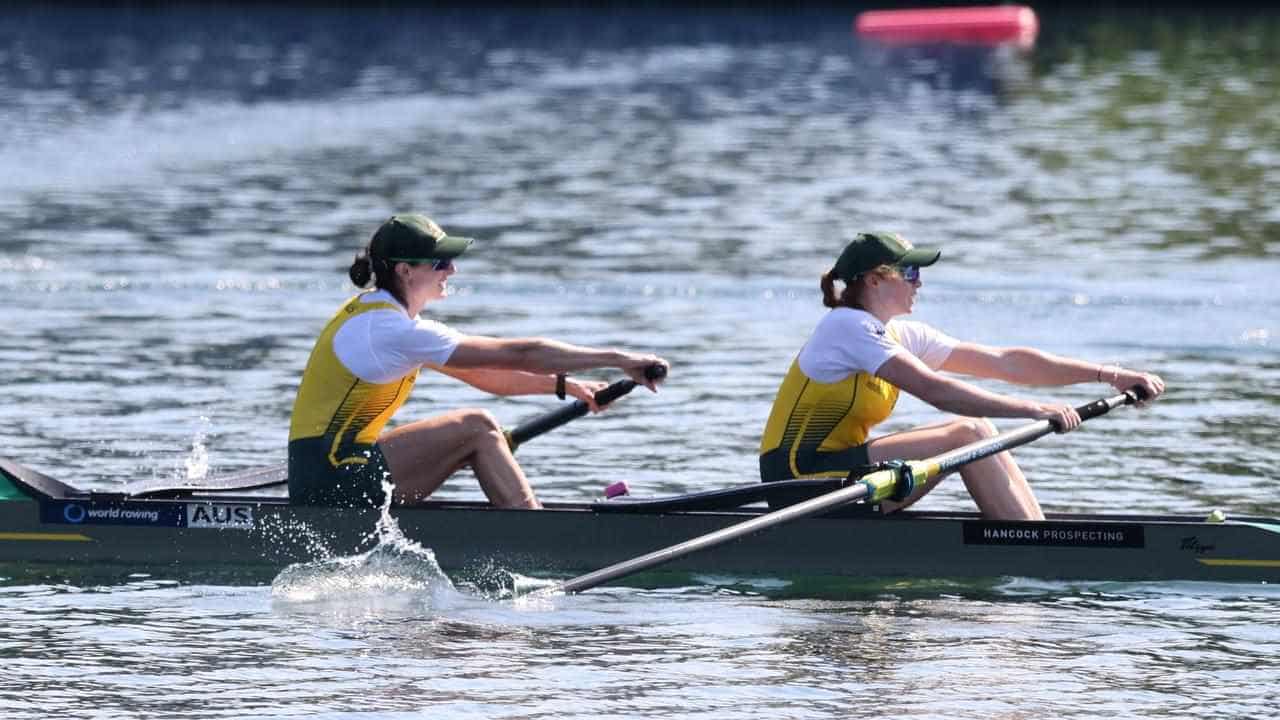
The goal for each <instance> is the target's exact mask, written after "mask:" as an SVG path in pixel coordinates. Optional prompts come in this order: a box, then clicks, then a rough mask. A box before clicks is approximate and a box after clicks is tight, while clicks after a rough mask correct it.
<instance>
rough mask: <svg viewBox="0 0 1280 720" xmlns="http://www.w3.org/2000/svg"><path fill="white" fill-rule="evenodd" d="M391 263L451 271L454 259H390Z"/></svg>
mask: <svg viewBox="0 0 1280 720" xmlns="http://www.w3.org/2000/svg"><path fill="white" fill-rule="evenodd" d="M388 259H389V260H390V261H391V262H402V263H409V264H410V265H415V266H417V265H430V266H431V269H432V270H435V271H437V272H438V271H440V270H451V269H453V258H446V259H444V260H441V259H439V258H388Z"/></svg>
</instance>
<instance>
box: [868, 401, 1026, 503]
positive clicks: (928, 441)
mask: <svg viewBox="0 0 1280 720" xmlns="http://www.w3.org/2000/svg"><path fill="white" fill-rule="evenodd" d="M996 432H997V431H996V428H995V426H993V425H992V424H991V423H990V422H989V421H987V420H983V419H978V418H957V419H956V420H952V421H949V422H945V423H941V424H938V425H930V426H927V427H922V428H916V429H915V430H908V431H906V432H901V433H894V434H892V435H885V436H884V437H880V438H876V439H875V440H872V441H871V442H869V443H868V444H867V454H868V456H869V458H870V460H871V462H873V463H878V462H883V461H885V460H894V459H907V460H920V459H923V458H928V457H932V456H934V455H938V454H941V453H944V452H947V451H949V450H954V449H956V448H958V447H961V446H963V445H967V444H969V443H971V442H977V441H979V440H985V439H986V438H989V437H993V436H994V435H995V434H996ZM942 477H945V476H939V477H935V478H933V479H932V480H930V481H928V482H926V483H925V484H924V485H922V486H920V487H917V488H916V489H915V491H913V492H912V493H911V496H910V497H908V498H907V499H906V500H905V501H904V502H902V503H894V502H885V503H883V506H884V508H885V509H886V510H887V511H890V512H892V511H894V510H901V509H902V508H904V507H907V506H909V505H911V504H912V503H914V502H915V501H917V500H919V499H920V498H922V497H924V496H925V495H926V494H928V493H929V491H930V490H932V489H933V488H935V487H936V486H937V484H938V482H939V481H941V480H942ZM960 477H961V479H963V480H964V484H965V487H966V488H967V489H968V490H969V494H970V495H971V496H973V501H974V503H976V504H977V506H978V509H979V510H981V511H982V514H983V515H984V516H986V517H988V518H990V519H992V520H1043V519H1044V513H1043V512H1042V511H1041V510H1040V503H1039V502H1037V501H1036V496H1035V493H1034V492H1033V491H1032V490H1031V486H1030V484H1028V483H1027V478H1026V476H1025V475H1023V474H1022V469H1021V468H1019V467H1018V463H1017V462H1016V461H1015V460H1014V459H1013V455H1011V454H1010V453H1008V452H1002V453H997V454H995V455H992V456H990V457H986V458H983V459H981V460H976V461H974V462H971V463H969V464H968V465H965V466H964V467H962V468H961V469H960Z"/></svg>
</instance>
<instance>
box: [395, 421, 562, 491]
mask: <svg viewBox="0 0 1280 720" xmlns="http://www.w3.org/2000/svg"><path fill="white" fill-rule="evenodd" d="M378 447H380V448H382V454H383V455H384V456H385V457H386V459H387V467H388V469H389V470H390V471H391V477H392V478H393V479H394V480H395V485H396V492H395V500H396V501H397V502H399V503H405V504H409V503H414V502H418V501H420V500H423V499H425V498H426V497H427V496H428V495H430V494H431V493H433V492H435V491H436V490H437V489H439V487H440V486H441V485H443V484H444V481H445V480H447V479H448V478H449V476H450V475H452V474H453V473H454V472H456V471H457V470H458V469H459V468H461V467H463V466H466V465H470V466H471V469H472V470H474V471H475V474H476V479H477V480H479V481H480V487H481V489H483V490H484V494H485V496H486V497H488V498H489V500H490V502H492V503H493V504H494V505H496V506H498V507H519V508H538V507H542V505H541V504H540V503H539V502H538V499H537V498H536V497H535V496H534V494H533V488H532V487H531V486H530V485H529V479H528V478H526V477H525V474H524V471H523V470H521V469H520V465H519V464H518V463H517V462H516V459H515V457H514V456H513V455H512V454H511V449H510V448H508V447H507V440H506V437H505V436H503V434H502V428H501V426H500V425H498V421H497V420H496V419H495V418H494V417H493V415H491V414H490V413H489V412H487V411H484V410H455V411H453V412H449V413H445V414H444V415H440V416H437V417H432V418H426V419H424V420H418V421H416V422H412V423H409V424H408V425H404V426H401V427H398V428H396V429H395V430H392V431H390V432H387V433H384V434H383V435H382V437H380V438H378Z"/></svg>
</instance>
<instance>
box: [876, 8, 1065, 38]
mask: <svg viewBox="0 0 1280 720" xmlns="http://www.w3.org/2000/svg"><path fill="white" fill-rule="evenodd" d="M853 27H854V32H856V33H857V34H859V35H862V36H865V37H869V38H874V39H876V40H879V41H880V42H883V43H886V44H890V45H910V44H915V43H964V44H973V45H1003V44H1005V43H1012V44H1016V45H1018V46H1019V47H1031V45H1032V44H1034V43H1035V40H1036V33H1037V32H1038V31H1039V30H1040V23H1039V21H1038V20H1036V14H1035V11H1033V10H1032V9H1031V8H1029V7H1026V6H1023V5H1000V6H997V7H951V8H923V9H918V10H869V11H867V12H864V13H862V14H860V15H858V19H857V20H856V21H855V22H854V26H853Z"/></svg>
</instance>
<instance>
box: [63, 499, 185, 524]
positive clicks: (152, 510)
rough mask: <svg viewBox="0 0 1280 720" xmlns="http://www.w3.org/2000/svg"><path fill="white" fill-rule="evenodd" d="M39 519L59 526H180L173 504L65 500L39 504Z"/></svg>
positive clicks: (178, 512) (181, 521) (179, 508)
mask: <svg viewBox="0 0 1280 720" xmlns="http://www.w3.org/2000/svg"><path fill="white" fill-rule="evenodd" d="M40 522H45V523H57V524H59V525H156V526H163V527H181V526H182V525H184V524H185V518H183V516H182V506H181V505H177V504H173V503H154V504H153V503H145V504H144V503H130V502H92V501H67V502H48V503H41V504H40Z"/></svg>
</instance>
